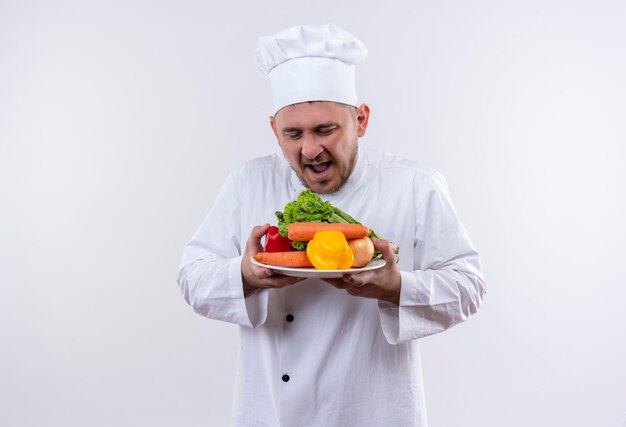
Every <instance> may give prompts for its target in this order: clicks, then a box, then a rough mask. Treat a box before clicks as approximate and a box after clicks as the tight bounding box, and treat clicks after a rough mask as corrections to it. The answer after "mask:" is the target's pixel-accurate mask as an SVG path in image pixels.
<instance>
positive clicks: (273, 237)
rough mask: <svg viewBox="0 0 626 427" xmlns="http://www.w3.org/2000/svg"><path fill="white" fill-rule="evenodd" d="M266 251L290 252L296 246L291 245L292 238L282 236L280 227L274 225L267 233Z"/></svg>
mask: <svg viewBox="0 0 626 427" xmlns="http://www.w3.org/2000/svg"><path fill="white" fill-rule="evenodd" d="M263 250H264V251H265V252H289V251H293V250H294V248H293V247H292V246H291V240H289V239H288V238H286V237H283V236H281V235H280V234H279V233H278V227H276V226H275V225H272V226H271V227H270V228H268V230H267V232H266V233H265V248H264V249H263Z"/></svg>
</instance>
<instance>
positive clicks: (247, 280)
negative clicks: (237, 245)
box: [241, 224, 302, 296]
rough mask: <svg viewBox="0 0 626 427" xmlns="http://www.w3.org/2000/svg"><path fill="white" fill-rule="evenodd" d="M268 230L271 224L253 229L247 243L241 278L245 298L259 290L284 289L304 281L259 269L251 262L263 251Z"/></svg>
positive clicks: (266, 269)
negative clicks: (262, 241)
mask: <svg viewBox="0 0 626 427" xmlns="http://www.w3.org/2000/svg"><path fill="white" fill-rule="evenodd" d="M268 228H270V225H269V224H265V225H257V226H256V227H254V228H252V232H251V233H250V237H249V238H248V241H247V242H246V250H245V251H244V254H243V259H242V260H241V277H242V279H243V294H244V296H248V295H250V293H252V292H253V291H254V290H256V289H258V288H282V287H285V286H288V285H293V284H294V283H296V282H299V281H300V280H302V279H301V278H298V277H291V276H285V275H283V274H276V273H274V271H273V270H271V269H269V268H263V267H259V266H258V265H254V264H252V262H251V261H250V258H252V257H254V255H255V254H257V253H259V252H262V251H263V246H261V238H262V237H263V236H264V235H265V233H266V232H267V229H268Z"/></svg>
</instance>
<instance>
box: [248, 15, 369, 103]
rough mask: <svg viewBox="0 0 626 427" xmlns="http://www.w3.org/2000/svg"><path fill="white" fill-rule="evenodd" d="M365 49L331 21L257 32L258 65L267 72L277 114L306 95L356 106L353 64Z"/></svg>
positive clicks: (319, 99) (362, 54) (306, 98)
mask: <svg viewBox="0 0 626 427" xmlns="http://www.w3.org/2000/svg"><path fill="white" fill-rule="evenodd" d="M366 55H367V49H366V48H365V46H364V45H363V43H361V42H360V41H359V40H357V39H356V38H355V37H354V36H353V35H352V34H350V33H348V32H347V31H345V30H343V29H341V28H339V27H337V26H336V25H333V24H326V25H303V26H299V27H293V28H290V29H288V30H285V31H281V32H280V33H278V34H276V35H273V36H266V37H261V38H259V44H258V48H257V50H256V62H257V66H258V67H259V68H260V69H261V70H263V72H265V74H267V75H269V77H270V81H271V85H272V101H273V108H274V114H276V113H277V112H278V110H280V109H281V108H283V107H285V106H287V105H291V104H297V103H299V102H306V101H335V102H340V103H342V104H348V105H354V106H357V96H356V87H355V72H354V71H355V70H354V64H355V63H357V62H358V61H360V60H361V59H363V58H365V56H366Z"/></svg>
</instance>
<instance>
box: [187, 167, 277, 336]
mask: <svg viewBox="0 0 626 427" xmlns="http://www.w3.org/2000/svg"><path fill="white" fill-rule="evenodd" d="M247 238H248V236H245V237H242V235H241V198H240V195H239V192H238V191H237V186H236V183H235V175H233V174H231V175H230V176H229V177H228V179H227V180H226V182H225V184H224V185H223V187H222V189H221V190H220V192H219V194H218V196H217V199H216V200H215V203H214V204H213V207H212V208H211V210H210V211H209V213H208V215H207V217H206V218H205V219H204V221H203V222H202V224H201V226H200V228H199V229H198V231H196V233H195V234H194V236H193V237H192V239H191V240H190V241H189V243H187V245H186V246H185V249H184V252H183V259H182V262H181V266H180V269H179V272H178V279H177V281H178V285H179V286H180V290H181V292H182V294H183V297H184V298H185V300H186V301H187V303H188V304H189V305H190V306H191V307H192V308H193V310H194V311H195V312H196V313H198V314H201V315H202V316H206V317H209V318H211V319H217V320H223V321H226V322H230V323H235V324H238V325H242V326H248V327H256V326H258V325H261V324H263V323H264V322H265V319H266V317H267V304H268V293H267V290H260V291H258V292H255V293H253V294H251V295H249V296H248V297H244V294H243V282H242V277H241V260H242V251H243V248H242V245H243V247H244V248H245V242H246V240H247ZM242 240H243V242H242Z"/></svg>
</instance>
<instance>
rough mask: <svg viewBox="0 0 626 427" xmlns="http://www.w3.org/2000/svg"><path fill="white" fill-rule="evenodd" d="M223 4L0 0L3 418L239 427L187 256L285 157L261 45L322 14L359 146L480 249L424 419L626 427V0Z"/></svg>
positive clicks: (221, 347)
mask: <svg viewBox="0 0 626 427" xmlns="http://www.w3.org/2000/svg"><path fill="white" fill-rule="evenodd" d="M223 3H226V2H217V1H214V2H213V3H210V2H190V1H187V2H180V1H173V0H161V1H147V0H144V1H135V2H126V1H121V0H114V1H108V2H95V1H92V2H83V1H76V0H66V1H60V2H43V1H42V2H37V1H19V2H17V1H13V2H8V1H6V0H5V1H2V2H1V3H0V340H1V341H0V425H2V426H11V427H12V426H39V425H52V426H144V425H151V426H179V425H185V426H224V425H227V424H228V419H229V416H230V405H231V402H232V391H233V374H234V367H235V358H236V355H237V329H236V327H234V326H232V325H227V324H222V323H219V322H216V321H210V320H207V319H204V318H201V317H200V316H197V315H195V314H193V313H192V311H191V309H190V308H189V307H187V306H186V305H185V303H184V301H183V299H182V297H181V296H180V294H179V291H178V288H177V285H176V284H175V276H176V272H177V268H178V263H179V260H180V255H181V251H182V247H183V245H184V243H185V242H186V241H187V239H188V238H189V237H190V236H191V234H192V233H193V231H194V230H195V228H196V227H197V226H198V225H199V223H200V221H201V220H202V218H203V216H204V215H205V213H206V212H207V210H208V209H209V207H210V206H211V203H212V201H213V199H214V197H215V195H216V192H217V190H218V188H219V186H220V185H221V183H222V181H223V179H224V178H225V176H226V174H227V173H228V171H230V170H231V169H232V168H233V167H235V166H236V165H238V164H240V163H241V162H242V161H244V160H246V159H248V158H252V157H255V156H258V155H261V154H266V153H268V152H272V151H276V150H277V146H276V144H275V142H274V140H273V137H272V134H271V132H270V129H269V126H268V120H267V116H268V112H269V106H270V99H269V84H268V82H267V81H266V77H265V76H264V75H263V74H262V73H261V72H260V71H258V70H257V69H256V67H255V64H254V60H253V51H254V48H255V47H256V39H257V37H258V36H259V35H266V34H272V33H275V32H277V31H279V30H282V29H284V28H287V27H289V26H292V25H296V24H300V23H323V22H334V23H336V24H338V25H340V26H343V27H344V28H346V29H348V30H349V31H351V32H353V33H354V34H356V35H357V36H358V37H360V38H361V39H362V40H363V42H364V43H365V44H366V45H367V46H368V47H369V49H370V55H369V57H368V58H367V59H366V60H365V61H363V62H362V63H361V65H360V67H359V70H358V85H359V92H360V95H361V98H362V99H363V100H364V101H366V102H368V103H369V104H370V106H371V107H372V110H373V114H372V118H371V125H370V129H369V131H368V135H367V136H366V137H365V138H364V139H363V140H362V143H364V144H370V145H375V146H379V147H381V146H382V147H385V148H386V149H387V150H389V151H392V152H396V153H398V154H401V155H403V156H406V157H409V158H412V159H416V160H419V161H421V162H422V163H424V164H426V165H429V166H432V167H434V168H436V169H439V170H440V171H441V172H443V173H444V175H445V176H446V177H447V179H448V182H449V185H450V187H451V192H452V195H453V198H454V200H455V202H456V205H457V208H458V210H459V212H460V215H461V217H462V219H463V220H464V223H465V225H466V227H467V228H468V229H469V231H470V233H471V235H472V237H473V240H474V243H475V244H476V246H477V247H478V248H479V250H480V251H481V253H482V258H483V264H484V271H485V276H486V279H487V283H488V286H489V292H488V295H487V298H486V300H485V303H484V306H483V309H482V310H481V312H480V314H479V315H478V316H477V317H475V318H474V319H472V320H471V321H470V322H468V323H465V324H463V325H461V326H458V327H456V328H454V329H452V330H450V331H447V332H445V333H443V334H440V335H438V336H435V337H431V338H427V339H424V340H423V341H422V348H423V358H424V375H425V381H426V388H427V390H426V391H427V403H428V409H429V417H430V421H431V426H433V427H449V426H464V427H468V426H477V427H478V426H480V427H484V426H508V427H515V426H557V425H558V426H568V427H573V426H581V427H582V426H592V425H593V426H621V425H623V423H624V422H625V421H626V364H625V363H624V360H626V338H625V335H626V334H625V325H626V310H625V309H624V303H625V297H626V273H625V271H624V261H623V258H624V255H626V253H625V250H624V238H625V237H626V230H625V226H624V218H625V217H626V202H625V190H624V186H625V184H626V172H625V171H624V170H625V167H624V164H625V161H626V156H625V148H624V147H625V145H626V120H625V117H626V83H625V77H624V76H626V51H625V46H626V25H625V24H624V23H625V22H626V7H625V5H624V2H621V1H591V0H589V1H564V0H563V1H540V0H529V1H523V2H522V1H519V2H513V1H499V2H495V1H486V0H483V1H472V2H467V1H440V2H426V1H418V2H411V3H410V2H400V1H395V2H394V1H392V2H383V3H380V2H374V1H369V2H365V3H359V2H347V1H337V0H332V1H331V0H320V1H316V2H305V3H303V2H293V1H286V0H281V1H277V2H252V1H250V2H248V3H244V2H241V1H235V2H229V4H223Z"/></svg>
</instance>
